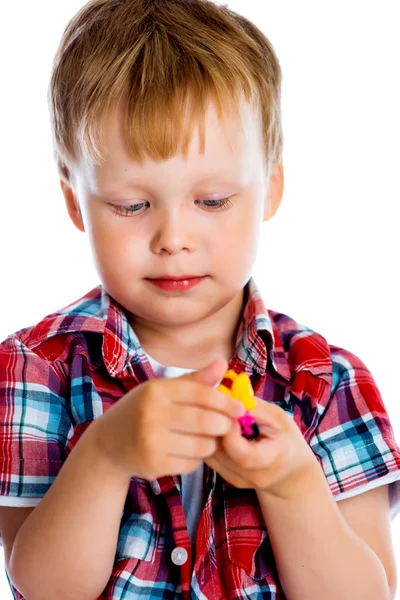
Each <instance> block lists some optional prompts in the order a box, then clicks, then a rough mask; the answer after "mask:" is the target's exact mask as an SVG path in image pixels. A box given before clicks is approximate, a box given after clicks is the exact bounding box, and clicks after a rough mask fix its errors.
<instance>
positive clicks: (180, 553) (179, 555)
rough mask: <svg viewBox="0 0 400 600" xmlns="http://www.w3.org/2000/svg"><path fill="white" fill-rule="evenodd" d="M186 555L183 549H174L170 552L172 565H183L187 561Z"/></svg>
mask: <svg viewBox="0 0 400 600" xmlns="http://www.w3.org/2000/svg"><path fill="white" fill-rule="evenodd" d="M187 557H188V553H187V551H186V550H185V548H180V547H179V546H178V547H177V548H174V549H173V550H172V552H171V558H172V562H173V563H174V565H184V564H185V562H186V561H187Z"/></svg>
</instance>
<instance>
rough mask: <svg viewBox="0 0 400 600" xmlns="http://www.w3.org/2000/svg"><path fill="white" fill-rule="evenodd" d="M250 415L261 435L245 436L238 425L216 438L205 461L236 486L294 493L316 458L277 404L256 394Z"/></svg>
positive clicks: (290, 495)
mask: <svg viewBox="0 0 400 600" xmlns="http://www.w3.org/2000/svg"><path fill="white" fill-rule="evenodd" d="M255 400H256V402H257V405H256V407H255V408H254V409H253V410H252V411H251V415H252V416H253V417H254V418H255V419H256V422H257V425H258V427H259V430H260V435H259V437H258V438H257V439H256V440H250V441H249V440H246V439H245V438H244V437H243V436H242V435H241V430H240V425H239V423H238V422H237V421H236V422H235V424H234V427H232V429H231V430H230V431H229V432H228V433H227V434H226V435H225V436H223V437H222V438H219V439H218V444H217V449H216V451H215V452H214V454H213V455H212V456H209V457H208V458H206V459H205V462H206V463H207V464H208V465H209V466H210V467H211V468H212V469H214V470H215V471H217V472H218V473H219V474H220V475H221V477H223V478H224V479H225V480H226V481H228V482H229V483H230V484H231V485H234V486H235V487H237V488H254V489H255V490H256V491H257V492H266V493H269V494H271V495H274V496H276V497H279V498H284V499H291V498H294V497H296V495H297V494H298V492H299V491H300V490H301V488H302V486H304V485H305V483H306V482H307V480H308V477H309V475H310V474H311V473H312V472H315V470H316V469H320V467H319V465H318V462H317V459H316V457H315V455H314V454H313V452H312V450H311V448H310V447H309V446H308V444H307V442H306V441H305V439H304V437H303V435H302V433H301V431H300V429H299V428H298V426H297V425H296V423H295V422H294V421H293V419H292V418H291V417H290V416H289V415H288V414H287V413H286V412H285V411H284V410H283V409H282V408H280V407H279V406H277V405H275V404H273V403H270V402H266V401H264V400H260V399H259V398H256V397H255Z"/></svg>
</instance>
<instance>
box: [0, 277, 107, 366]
mask: <svg viewBox="0 0 400 600" xmlns="http://www.w3.org/2000/svg"><path fill="white" fill-rule="evenodd" d="M105 304H106V305H105ZM107 315H108V305H107V300H106V294H104V290H103V288H102V286H101V285H100V286H97V287H96V288H93V289H92V290H90V291H89V292H88V293H86V294H85V295H84V296H82V297H81V298H79V299H78V300H76V301H74V302H72V303H70V304H68V305H66V306H64V307H63V308H61V309H59V310H57V311H55V312H53V313H51V314H48V315H46V316H45V317H44V318H43V319H42V320H41V321H39V322H38V323H36V324H35V325H31V326H28V327H24V328H23V329H20V330H18V331H16V332H14V333H12V334H10V335H8V336H7V338H6V339H5V340H4V341H3V342H1V344H0V348H1V349H2V350H3V351H12V350H13V349H15V348H17V347H24V348H26V349H27V350H28V351H30V352H33V353H37V354H38V355H39V356H41V357H42V358H47V359H48V360H50V361H51V360H54V359H56V358H59V357H60V355H61V354H65V351H66V339H67V338H69V339H70V340H72V339H73V338H74V337H75V338H77V337H79V336H81V335H84V334H86V333H100V334H102V333H103V332H104V328H105V319H106V318H107Z"/></svg>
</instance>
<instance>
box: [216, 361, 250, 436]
mask: <svg viewBox="0 0 400 600" xmlns="http://www.w3.org/2000/svg"><path fill="white" fill-rule="evenodd" d="M217 389H218V390H219V391H220V392H223V393H224V394H228V396H233V397H234V398H236V399H237V400H239V401H240V402H241V403H242V404H243V405H244V407H245V408H246V409H247V412H246V413H245V414H244V415H243V416H242V417H239V418H238V421H239V423H240V427H241V430H242V435H243V437H245V438H246V439H248V440H254V439H256V438H257V437H258V436H259V435H260V430H259V428H258V425H257V423H256V420H255V419H254V417H252V416H251V415H250V414H249V410H252V409H253V408H255V406H256V401H255V399H254V393H253V388H252V387H251V382H250V379H249V377H248V375H246V373H244V372H242V373H236V371H234V370H233V369H229V370H228V371H227V372H226V373H225V375H224V377H223V378H222V380H221V383H220V384H219V386H218V388H217Z"/></svg>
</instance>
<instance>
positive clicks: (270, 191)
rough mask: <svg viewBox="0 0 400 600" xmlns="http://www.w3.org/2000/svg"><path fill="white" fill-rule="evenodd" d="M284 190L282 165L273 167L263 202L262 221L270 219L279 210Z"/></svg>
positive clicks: (278, 164)
mask: <svg viewBox="0 0 400 600" xmlns="http://www.w3.org/2000/svg"><path fill="white" fill-rule="evenodd" d="M283 189H284V174H283V164H282V163H276V164H275V165H274V168H273V171H272V175H270V178H269V182H268V188H267V194H266V196H265V201H264V221H268V220H269V219H271V218H272V217H273V216H274V214H275V213H276V211H277V210H278V208H279V205H280V203H281V200H282V196H283Z"/></svg>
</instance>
